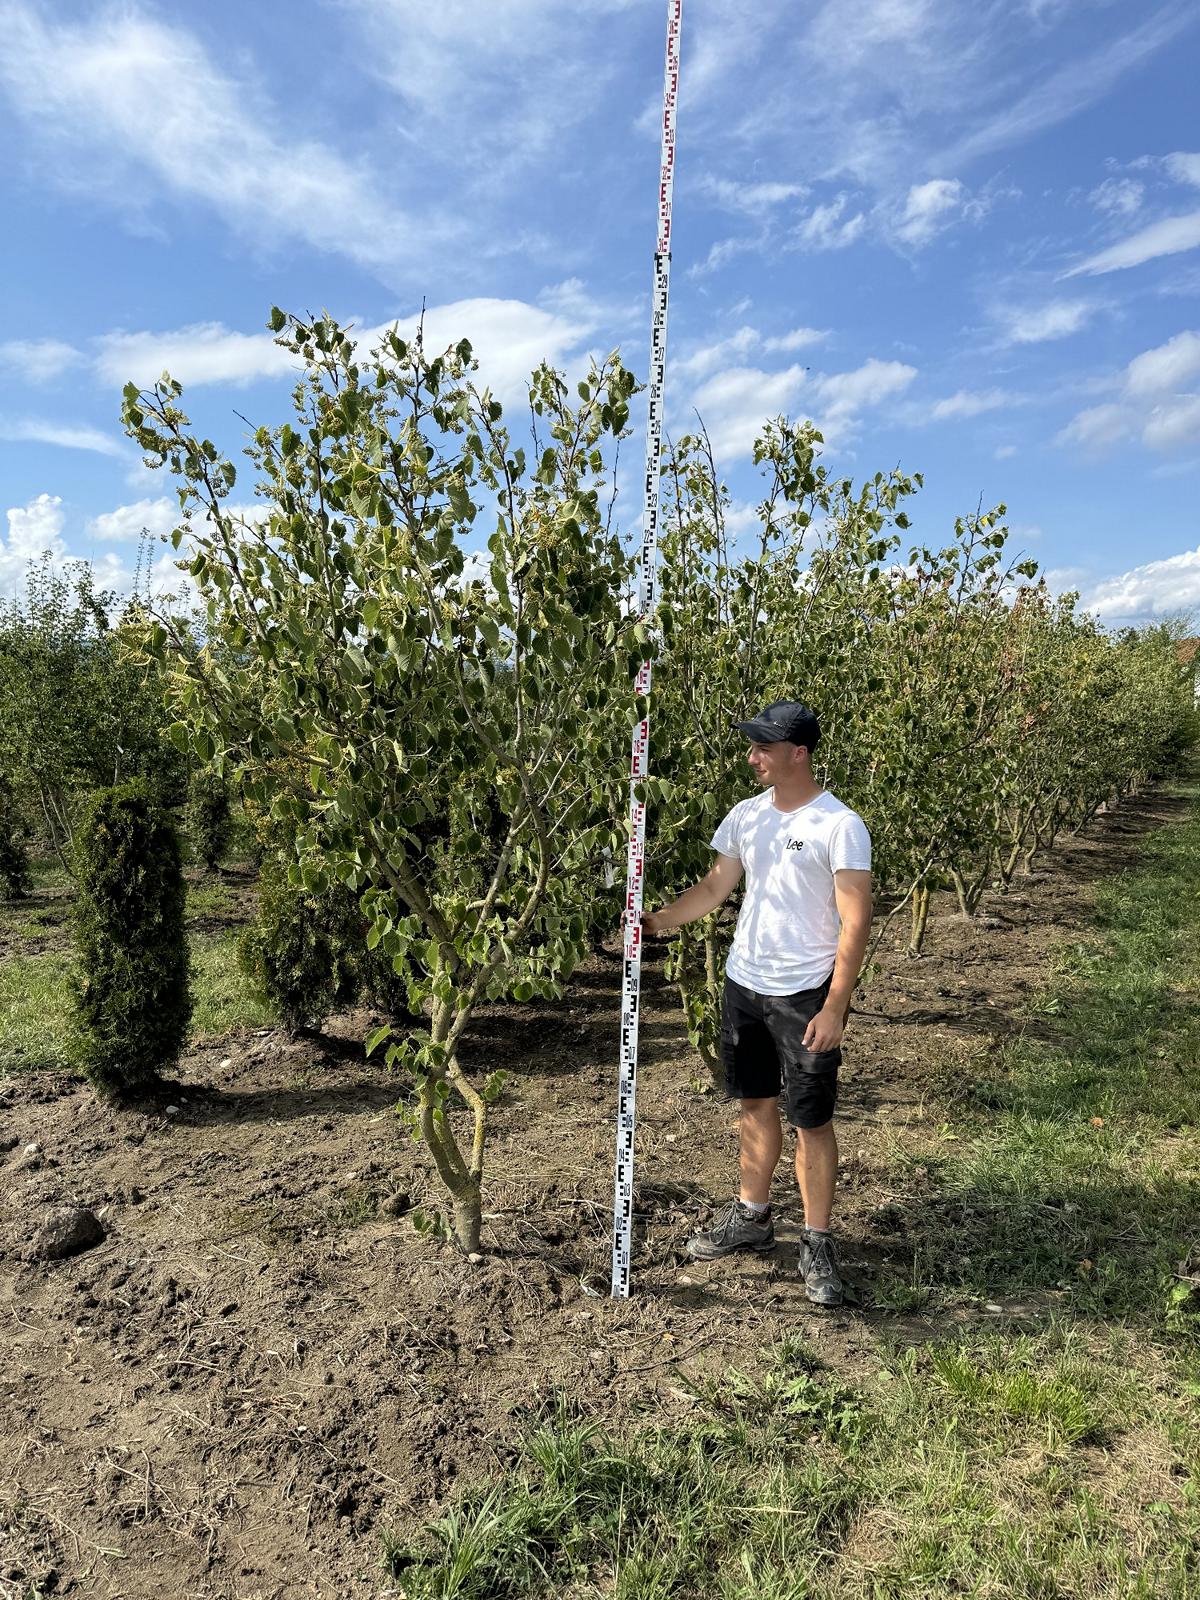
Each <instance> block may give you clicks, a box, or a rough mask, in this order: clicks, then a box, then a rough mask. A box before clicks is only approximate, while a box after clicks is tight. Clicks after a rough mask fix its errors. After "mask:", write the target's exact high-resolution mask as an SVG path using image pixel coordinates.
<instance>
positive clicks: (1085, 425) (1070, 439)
mask: <svg viewBox="0 0 1200 1600" xmlns="http://www.w3.org/2000/svg"><path fill="white" fill-rule="evenodd" d="M1197 377H1200V333H1197V332H1195V331H1193V330H1191V329H1188V330H1185V331H1184V332H1183V333H1177V334H1176V335H1175V336H1174V338H1172V339H1168V340H1167V342H1166V343H1165V344H1161V345H1158V346H1156V347H1155V348H1154V349H1153V350H1143V351H1142V353H1141V354H1140V355H1138V356H1135V357H1134V358H1133V360H1132V361H1131V362H1130V363H1129V365H1128V366H1127V367H1126V368H1125V371H1124V373H1123V374H1122V377H1121V380H1120V387H1121V394H1120V398H1119V399H1118V400H1115V401H1109V402H1106V403H1105V404H1103V405H1098V406H1091V407H1089V408H1088V409H1087V410H1086V411H1081V412H1079V414H1078V415H1077V416H1075V417H1073V418H1072V420H1071V421H1070V422H1069V423H1068V424H1067V426H1066V427H1065V428H1064V429H1063V430H1062V432H1061V433H1060V434H1059V442H1060V443H1063V444H1073V445H1079V446H1081V447H1083V448H1084V449H1085V450H1102V449H1104V448H1105V447H1106V446H1108V445H1110V444H1115V443H1116V442H1117V441H1118V440H1120V439H1129V438H1140V439H1141V441H1142V443H1143V444H1144V445H1145V446H1146V448H1147V449H1149V450H1157V451H1164V452H1165V451H1171V450H1178V449H1182V448H1185V447H1188V446H1191V445H1196V444H1200V394H1194V393H1191V392H1189V391H1188V389H1187V388H1186V387H1185V386H1186V385H1188V384H1189V383H1190V382H1191V381H1192V380H1193V379H1195V378H1197Z"/></svg>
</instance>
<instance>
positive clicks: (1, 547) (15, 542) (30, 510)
mask: <svg viewBox="0 0 1200 1600" xmlns="http://www.w3.org/2000/svg"><path fill="white" fill-rule="evenodd" d="M6 515H7V518H8V538H7V539H0V594H5V595H14V594H17V593H18V592H19V591H20V590H21V589H22V588H23V586H24V583H25V573H26V568H27V567H28V565H29V563H30V562H31V561H36V560H37V558H38V557H39V556H40V555H41V554H42V552H43V551H45V550H48V551H49V552H50V554H51V556H53V557H54V558H55V560H56V561H62V560H63V559H64V557H65V556H66V545H65V544H64V542H63V536H62V531H63V525H64V523H65V522H66V517H65V514H64V512H63V508H62V500H61V498H60V497H59V496H58V495H56V494H39V495H36V496H35V497H34V498H33V499H32V500H30V501H27V502H26V504H25V505H23V506H10V507H9V509H8V511H7V513H6Z"/></svg>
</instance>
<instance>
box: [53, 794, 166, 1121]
mask: <svg viewBox="0 0 1200 1600" xmlns="http://www.w3.org/2000/svg"><path fill="white" fill-rule="evenodd" d="M77 852H78V860H77V864H76V875H77V880H78V886H79V894H78V898H77V900H76V903H75V910H74V922H75V943H76V948H77V951H78V954H79V966H80V972H81V978H80V982H79V987H78V992H77V995H76V1007H75V1011H76V1024H77V1029H78V1034H79V1053H80V1057H81V1059H82V1062H83V1067H84V1071H85V1072H86V1073H87V1075H88V1077H89V1078H90V1079H91V1080H92V1082H93V1083H94V1084H95V1085H96V1087H97V1088H98V1089H101V1090H103V1091H104V1092H105V1093H107V1094H111V1095H114V1096H123V1095H129V1094H135V1093H137V1092H139V1091H141V1090H144V1089H147V1088H151V1087H153V1085H154V1084H155V1083H156V1082H157V1081H158V1079H159V1077H160V1075H161V1074H162V1072H163V1070H164V1069H165V1068H166V1067H168V1066H170V1065H171V1064H172V1063H173V1062H174V1061H175V1059H176V1057H177V1056H178V1053H179V1049H180V1047H181V1045H182V1044H183V1042H184V1039H185V1038H186V1036H187V1025H188V1020H189V1018H190V1016H191V1000H190V997H189V993H188V949H187V936H186V933H185V931H184V903H185V898H186V891H185V888H184V881H183V865H182V855H181V852H180V848H179V838H178V835H177V833H176V831H175V827H174V824H173V823H172V822H171V820H170V818H169V816H168V815H167V814H166V812H165V811H164V810H163V809H162V807H161V806H160V805H159V803H158V802H157V800H156V798H155V796H154V794H153V792H152V791H151V789H150V787H149V786H148V785H147V784H146V783H144V782H140V781H135V782H132V783H127V784H122V785H119V786H118V787H117V788H114V789H101V790H98V791H97V792H96V793H95V794H94V795H93V797H92V799H91V801H90V803H89V805H88V808H87V811H86V813H85V815H84V819H83V826H82V827H81V828H80V829H79V832H78V844H77Z"/></svg>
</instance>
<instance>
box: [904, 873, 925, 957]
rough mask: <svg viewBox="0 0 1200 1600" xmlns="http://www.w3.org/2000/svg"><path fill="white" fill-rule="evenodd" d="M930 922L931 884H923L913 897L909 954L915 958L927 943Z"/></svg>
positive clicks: (915, 890)
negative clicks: (926, 937)
mask: <svg viewBox="0 0 1200 1600" xmlns="http://www.w3.org/2000/svg"><path fill="white" fill-rule="evenodd" d="M928 923H929V885H928V884H925V883H923V884H921V886H920V888H918V889H914V890H913V898H912V934H911V936H910V937H909V941H908V954H909V955H910V956H912V957H914V959H915V958H916V957H917V956H919V955H920V954H921V946H922V945H923V944H924V943H925V929H926V927H927V926H928Z"/></svg>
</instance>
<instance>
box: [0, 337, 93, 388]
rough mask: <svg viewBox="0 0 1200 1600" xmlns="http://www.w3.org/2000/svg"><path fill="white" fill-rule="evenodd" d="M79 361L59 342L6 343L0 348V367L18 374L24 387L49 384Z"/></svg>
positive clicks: (68, 346)
mask: <svg viewBox="0 0 1200 1600" xmlns="http://www.w3.org/2000/svg"><path fill="white" fill-rule="evenodd" d="M82 360H83V356H82V355H81V353H80V352H79V351H78V350H76V348H75V346H74V345H71V344H64V343H63V341H62V340H61V339H9V340H8V341H7V343H5V344H0V367H7V368H8V369H9V370H10V371H12V372H18V373H20V375H21V377H23V378H24V379H25V381H26V382H27V383H53V381H54V380H55V378H59V377H61V376H62V374H63V373H64V372H68V371H69V370H70V369H71V368H72V367H75V366H78V365H79V363H80V362H81V361H82Z"/></svg>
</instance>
